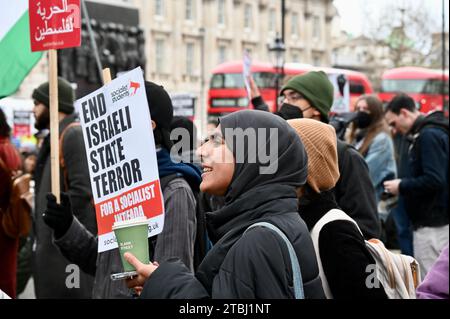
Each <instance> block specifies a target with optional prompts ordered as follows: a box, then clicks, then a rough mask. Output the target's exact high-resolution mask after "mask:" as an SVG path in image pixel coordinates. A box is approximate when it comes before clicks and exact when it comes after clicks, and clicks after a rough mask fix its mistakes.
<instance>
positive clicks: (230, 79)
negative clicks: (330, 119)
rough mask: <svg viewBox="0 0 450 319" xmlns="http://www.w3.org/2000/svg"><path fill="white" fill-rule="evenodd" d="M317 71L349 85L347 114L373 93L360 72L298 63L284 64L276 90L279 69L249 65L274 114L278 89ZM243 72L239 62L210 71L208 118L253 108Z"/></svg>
mask: <svg viewBox="0 0 450 319" xmlns="http://www.w3.org/2000/svg"><path fill="white" fill-rule="evenodd" d="M318 70H322V71H324V72H325V73H327V74H328V76H329V77H330V76H333V75H341V74H342V75H344V76H345V78H346V79H347V80H348V84H349V102H348V103H349V105H347V109H348V110H349V111H352V110H353V108H354V101H355V99H357V98H358V97H359V96H360V95H362V94H370V93H373V89H372V85H371V83H370V81H369V80H368V78H367V76H366V75H364V74H363V73H361V72H356V71H351V70H345V69H335V68H322V67H314V66H311V65H306V64H299V63H286V64H285V66H284V71H283V74H284V79H279V87H278V88H277V87H276V79H277V76H279V74H280V70H277V69H276V68H274V67H273V65H272V64H270V63H264V62H253V63H252V65H251V73H252V76H253V79H254V81H255V83H256V85H257V86H258V88H259V90H260V92H261V96H262V97H263V99H264V101H265V102H266V103H267V105H268V106H269V109H270V110H271V111H272V112H274V111H276V105H277V104H276V103H275V101H276V98H277V95H278V92H276V91H277V89H280V88H281V86H282V84H283V83H284V82H285V79H287V78H289V77H292V76H294V75H298V74H302V73H305V72H309V71H318ZM242 71H243V63H242V61H233V62H226V63H223V64H220V65H218V66H217V67H216V68H214V69H213V70H212V78H211V82H210V87H209V90H208V115H209V116H219V115H222V114H227V113H231V112H235V111H238V110H242V109H248V108H252V106H251V103H250V101H249V99H248V96H247V91H246V89H245V84H244V77H243V75H242Z"/></svg>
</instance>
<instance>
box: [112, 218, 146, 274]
mask: <svg viewBox="0 0 450 319" xmlns="http://www.w3.org/2000/svg"><path fill="white" fill-rule="evenodd" d="M112 230H113V231H114V234H115V235H116V239H117V244H118V245H119V252H120V258H121V259H122V265H123V269H124V271H125V272H130V271H135V270H136V269H135V268H134V267H133V266H132V265H131V264H129V263H128V262H127V261H126V260H125V258H124V257H123V255H124V254H125V253H126V252H130V253H132V254H133V255H134V256H136V258H137V259H139V261H140V262H142V263H144V264H149V263H150V260H149V255H148V221H147V219H146V218H136V219H132V220H127V221H123V222H115V223H114V225H113V227H112Z"/></svg>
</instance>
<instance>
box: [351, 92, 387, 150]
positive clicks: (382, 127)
mask: <svg viewBox="0 0 450 319" xmlns="http://www.w3.org/2000/svg"><path fill="white" fill-rule="evenodd" d="M362 100H364V101H366V103H367V108H368V110H369V112H370V115H371V117H372V123H370V125H369V127H368V128H367V134H366V137H365V138H364V142H363V143H362V145H361V147H360V148H359V150H358V151H359V152H360V153H361V155H363V156H366V154H367V151H368V150H369V147H370V144H372V140H373V139H374V138H375V136H377V134H378V133H380V132H385V133H387V134H389V135H391V132H390V130H389V126H388V125H387V122H386V120H385V118H384V112H383V103H382V102H381V100H380V99H379V98H378V97H377V96H375V95H367V94H365V95H361V96H360V97H359V98H358V100H357V101H356V103H355V111H358V110H357V109H356V105H358V102H359V101H362ZM357 129H358V128H357V127H356V125H355V124H354V123H352V124H351V130H350V135H349V138H348V142H349V143H353V142H354V141H355V140H356V131H357Z"/></svg>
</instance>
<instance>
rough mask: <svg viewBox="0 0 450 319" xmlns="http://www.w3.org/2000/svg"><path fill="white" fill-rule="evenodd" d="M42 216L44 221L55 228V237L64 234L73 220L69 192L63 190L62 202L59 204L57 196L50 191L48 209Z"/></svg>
mask: <svg viewBox="0 0 450 319" xmlns="http://www.w3.org/2000/svg"><path fill="white" fill-rule="evenodd" d="M42 217H43V218H44V222H45V223H46V224H47V225H48V226H49V227H50V228H52V229H53V230H54V236H55V239H58V238H61V237H62V236H64V234H65V233H66V232H67V231H68V230H69V227H70V225H71V224H72V221H73V213H72V204H71V203H70V196H69V194H67V193H63V192H61V204H57V203H56V197H55V196H54V195H53V194H52V193H48V194H47V210H46V211H45V212H44V214H43V215H42Z"/></svg>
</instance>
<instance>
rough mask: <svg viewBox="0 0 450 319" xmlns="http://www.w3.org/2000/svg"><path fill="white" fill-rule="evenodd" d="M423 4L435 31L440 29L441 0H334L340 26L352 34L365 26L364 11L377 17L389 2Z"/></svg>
mask: <svg viewBox="0 0 450 319" xmlns="http://www.w3.org/2000/svg"><path fill="white" fill-rule="evenodd" d="M406 3H407V4H408V5H412V6H413V7H417V6H421V5H422V6H423V9H424V10H427V11H428V12H429V14H430V16H431V17H432V18H433V20H434V22H433V24H432V25H433V27H435V30H434V31H435V32H439V31H441V26H442V9H441V8H442V0H334V4H335V6H336V8H337V9H338V12H339V15H340V17H341V28H343V29H344V30H345V31H347V32H349V33H351V34H352V35H354V36H356V35H360V34H361V33H363V32H364V30H365V28H366V26H365V23H364V12H370V13H371V14H373V17H374V18H378V16H379V15H380V12H381V11H383V8H385V7H386V6H388V5H390V4H398V5H399V6H400V5H404V4H406ZM448 3H449V1H448V0H445V19H446V29H447V31H448V9H449V8H448Z"/></svg>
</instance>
